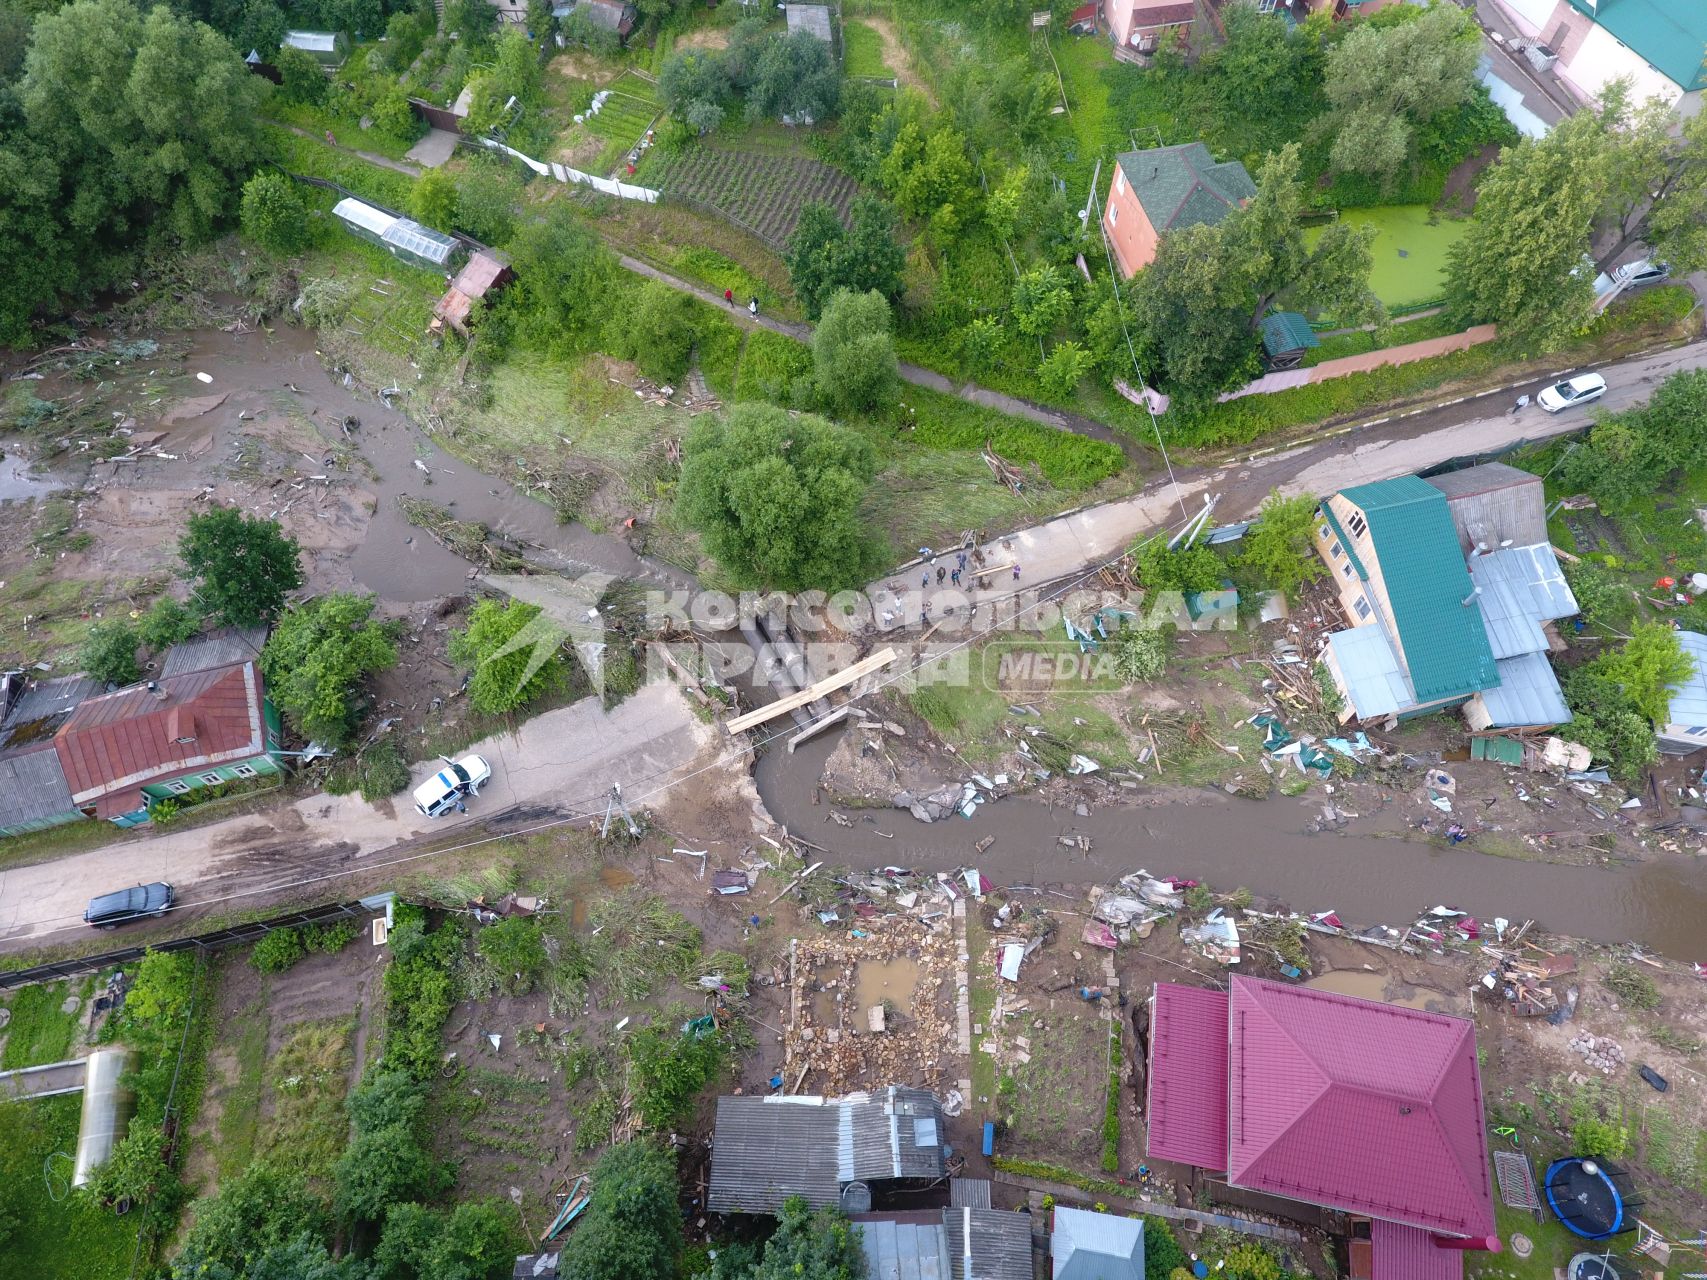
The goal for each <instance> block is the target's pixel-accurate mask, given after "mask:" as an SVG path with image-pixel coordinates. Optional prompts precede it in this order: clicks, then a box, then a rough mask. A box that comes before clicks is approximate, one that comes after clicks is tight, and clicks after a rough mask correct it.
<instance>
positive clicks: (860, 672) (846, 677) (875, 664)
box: [728, 649, 896, 734]
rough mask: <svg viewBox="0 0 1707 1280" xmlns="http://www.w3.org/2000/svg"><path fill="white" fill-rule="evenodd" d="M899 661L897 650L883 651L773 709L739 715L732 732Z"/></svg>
mask: <svg viewBox="0 0 1707 1280" xmlns="http://www.w3.org/2000/svg"><path fill="white" fill-rule="evenodd" d="M895 658H896V653H895V650H893V649H879V650H878V651H877V652H876V653H874V654H872V655H871V656H870V657H869V658H861V659H860V660H859V661H858V662H856V663H854V664H853V666H851V667H849V668H848V669H847V670H845V671H839V672H837V673H836V674H835V675H833V676H830V677H828V678H827V679H823V680H820V681H818V683H816V684H814V685H811V686H809V687H808V688H805V689H802V690H801V691H800V692H799V693H791V694H789V695H788V697H786V698H778V699H777V700H776V701H775V702H773V703H771V704H770V705H769V706H766V707H760V708H759V709H758V710H757V711H749V712H747V713H746V714H745V715H740V716H736V717H735V718H734V719H733V720H731V721H730V722H729V724H728V729H729V732H730V733H732V734H735V733H745V732H746V731H747V730H748V729H751V728H752V727H753V726H754V725H759V724H763V723H764V722H765V721H767V720H771V719H774V718H776V717H777V716H780V715H784V714H786V713H788V712H790V711H793V710H794V709H795V708H796V707H804V706H805V705H806V704H807V703H809V702H816V701H817V700H818V699H819V698H822V697H823V696H824V695H825V694H826V693H832V692H834V691H835V690H837V689H840V688H843V687H845V686H847V685H850V684H852V683H853V682H854V681H855V680H858V679H859V678H860V677H861V676H867V675H870V674H871V673H872V672H873V671H879V670H881V669H882V668H884V667H886V666H888V665H889V664H890V663H891V662H893V661H895Z"/></svg>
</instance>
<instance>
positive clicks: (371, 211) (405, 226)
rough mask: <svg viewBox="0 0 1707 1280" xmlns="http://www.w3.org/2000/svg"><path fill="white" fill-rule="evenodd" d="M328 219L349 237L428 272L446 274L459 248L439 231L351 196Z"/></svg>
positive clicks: (339, 203) (455, 241) (459, 245)
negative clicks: (341, 226)
mask: <svg viewBox="0 0 1707 1280" xmlns="http://www.w3.org/2000/svg"><path fill="white" fill-rule="evenodd" d="M332 216H333V217H335V218H336V219H337V220H338V221H339V222H341V223H343V224H344V229H345V230H346V231H348V232H350V234H352V235H355V236H359V237H360V238H361V239H363V240H366V241H367V242H368V243H369V244H375V245H378V246H379V247H380V248H381V249H384V250H385V251H386V252H388V253H390V254H391V255H393V256H394V257H397V258H401V259H402V260H403V261H404V262H407V263H409V265H410V266H415V267H425V268H426V269H427V270H429V271H445V272H448V271H449V270H450V265H451V262H452V260H453V259H454V258H455V257H456V256H457V254H458V251H459V250H460V249H461V248H462V246H461V244H459V243H458V242H457V240H456V239H454V238H453V237H451V236H447V235H445V234H444V233H443V232H439V231H434V230H432V229H430V228H428V227H423V226H422V225H421V224H420V223H418V222H416V221H414V220H413V219H410V218H397V217H393V216H392V215H391V214H389V213H386V212H385V211H384V210H383V209H376V208H374V207H373V206H372V205H370V204H363V203H362V202H361V201H360V200H357V199H355V198H354V197H352V196H346V197H345V198H344V199H342V200H340V201H338V203H337V204H336V205H334V206H333V208H332Z"/></svg>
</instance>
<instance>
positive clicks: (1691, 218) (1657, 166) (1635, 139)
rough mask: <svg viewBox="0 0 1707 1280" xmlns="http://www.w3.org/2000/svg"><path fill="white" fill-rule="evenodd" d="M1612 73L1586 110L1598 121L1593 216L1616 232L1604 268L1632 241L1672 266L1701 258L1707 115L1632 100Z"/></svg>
mask: <svg viewBox="0 0 1707 1280" xmlns="http://www.w3.org/2000/svg"><path fill="white" fill-rule="evenodd" d="M1633 98H1634V95H1633V94H1632V93H1631V88H1630V83H1629V82H1628V81H1627V80H1614V81H1613V82H1612V83H1611V84H1609V85H1607V86H1606V88H1605V89H1603V90H1602V91H1601V95H1600V98H1599V101H1598V102H1597V103H1596V105H1595V107H1594V108H1593V109H1592V110H1591V111H1589V112H1588V113H1587V114H1590V115H1591V116H1592V117H1593V118H1594V119H1595V121H1596V122H1597V123H1598V124H1599V126H1600V139H1599V140H1600V144H1601V151H1602V154H1601V158H1600V165H1599V174H1600V178H1601V181H1602V184H1603V186H1602V192H1603V199H1602V202H1601V206H1600V209H1599V210H1598V211H1597V223H1598V225H1600V226H1601V227H1603V228H1605V229H1606V230H1608V231H1611V232H1613V233H1614V235H1613V236H1612V238H1611V239H1610V240H1609V241H1608V242H1607V245H1606V249H1605V252H1603V253H1602V254H1601V255H1600V258H1599V259H1598V261H1597V263H1596V265H1597V266H1598V267H1599V268H1600V269H1601V270H1603V271H1604V270H1606V269H1607V268H1608V267H1610V266H1611V265H1612V264H1613V263H1615V262H1617V261H1618V259H1619V258H1621V257H1623V255H1624V254H1625V253H1626V252H1627V251H1628V250H1629V248H1630V247H1631V246H1632V245H1634V244H1636V243H1638V242H1645V243H1646V244H1647V246H1648V249H1649V253H1650V255H1651V256H1652V257H1653V258H1654V259H1655V260H1657V261H1662V262H1669V263H1670V264H1671V266H1672V270H1673V271H1675V272H1678V273H1680V274H1681V273H1682V272H1686V271H1694V270H1698V269H1699V268H1701V267H1702V266H1703V265H1707V118H1704V117H1703V116H1702V115H1701V114H1696V115H1693V116H1690V117H1688V118H1687V119H1684V120H1682V121H1679V120H1678V117H1677V114H1676V113H1675V112H1674V111H1673V110H1672V107H1671V104H1669V103H1667V102H1665V101H1664V100H1663V99H1660V98H1648V99H1644V100H1642V101H1641V102H1636V101H1633Z"/></svg>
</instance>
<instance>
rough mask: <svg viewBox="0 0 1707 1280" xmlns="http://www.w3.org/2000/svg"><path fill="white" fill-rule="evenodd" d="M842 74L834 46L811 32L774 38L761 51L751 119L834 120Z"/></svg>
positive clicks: (749, 104)
mask: <svg viewBox="0 0 1707 1280" xmlns="http://www.w3.org/2000/svg"><path fill="white" fill-rule="evenodd" d="M841 97H842V73H841V70H840V68H838V67H837V66H836V59H835V57H834V55H832V54H831V52H830V46H829V45H827V44H825V43H824V42H823V41H822V40H820V39H818V37H817V36H815V35H813V34H811V33H810V32H808V31H796V32H795V33H794V34H793V35H789V36H783V37H781V38H779V39H773V40H772V41H771V42H770V43H769V44H767V45H766V46H765V47H764V49H763V51H762V52H761V53H760V54H759V60H758V65H757V67H756V68H755V71H754V75H753V84H752V87H751V88H750V89H748V90H747V119H748V120H767V119H769V120H817V121H823V120H830V119H833V118H834V117H835V114H836V108H837V107H838V106H839V105H840V103H841Z"/></svg>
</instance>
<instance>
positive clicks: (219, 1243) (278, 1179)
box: [172, 1164, 331, 1280]
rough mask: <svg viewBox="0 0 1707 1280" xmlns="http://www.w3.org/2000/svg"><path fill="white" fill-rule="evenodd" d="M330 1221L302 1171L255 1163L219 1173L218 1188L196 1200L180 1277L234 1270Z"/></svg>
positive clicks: (176, 1268) (177, 1267) (321, 1230)
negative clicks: (224, 1175) (229, 1175)
mask: <svg viewBox="0 0 1707 1280" xmlns="http://www.w3.org/2000/svg"><path fill="white" fill-rule="evenodd" d="M330 1227H331V1223H330V1222H329V1221H328V1220H327V1217H326V1208H325V1205H324V1204H323V1203H322V1202H321V1200H320V1198H319V1197H318V1196H316V1195H315V1194H314V1193H313V1192H311V1191H309V1189H308V1184H307V1182H306V1181H305V1180H304V1179H303V1177H302V1175H301V1174H298V1173H287V1172H285V1171H283V1170H279V1169H274V1168H273V1167H271V1166H270V1165H266V1164H255V1165H251V1166H250V1167H249V1168H248V1169H245V1170H244V1171H243V1172H242V1173H240V1174H238V1175H237V1176H236V1177H234V1178H224V1179H221V1181H220V1185H219V1194H218V1195H217V1196H212V1197H207V1196H204V1197H203V1198H201V1199H199V1200H197V1201H196V1202H195V1207H194V1211H193V1212H192V1213H191V1215H190V1228H189V1231H188V1232H187V1233H186V1235H185V1237H184V1247H183V1249H182V1251H181V1252H180V1253H179V1255H178V1257H177V1259H176V1260H175V1261H174V1262H173V1266H172V1274H173V1276H174V1277H177V1278H178V1280H193V1278H199V1277H202V1276H204V1275H218V1274H220V1273H221V1271H222V1270H223V1271H224V1273H225V1274H230V1273H232V1272H236V1273H239V1274H241V1273H242V1272H243V1271H244V1269H245V1268H246V1267H247V1266H248V1264H249V1263H250V1262H252V1261H254V1260H255V1259H256V1258H259V1257H260V1256H261V1255H262V1254H264V1253H266V1252H267V1251H268V1250H269V1249H272V1248H274V1247H276V1246H278V1245H282V1244H285V1243H286V1242H288V1241H290V1240H292V1239H294V1238H295V1237H296V1236H298V1235H300V1234H303V1233H305V1232H306V1233H312V1234H315V1235H324V1234H325V1233H326V1232H327V1231H328V1230H329V1229H330Z"/></svg>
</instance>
